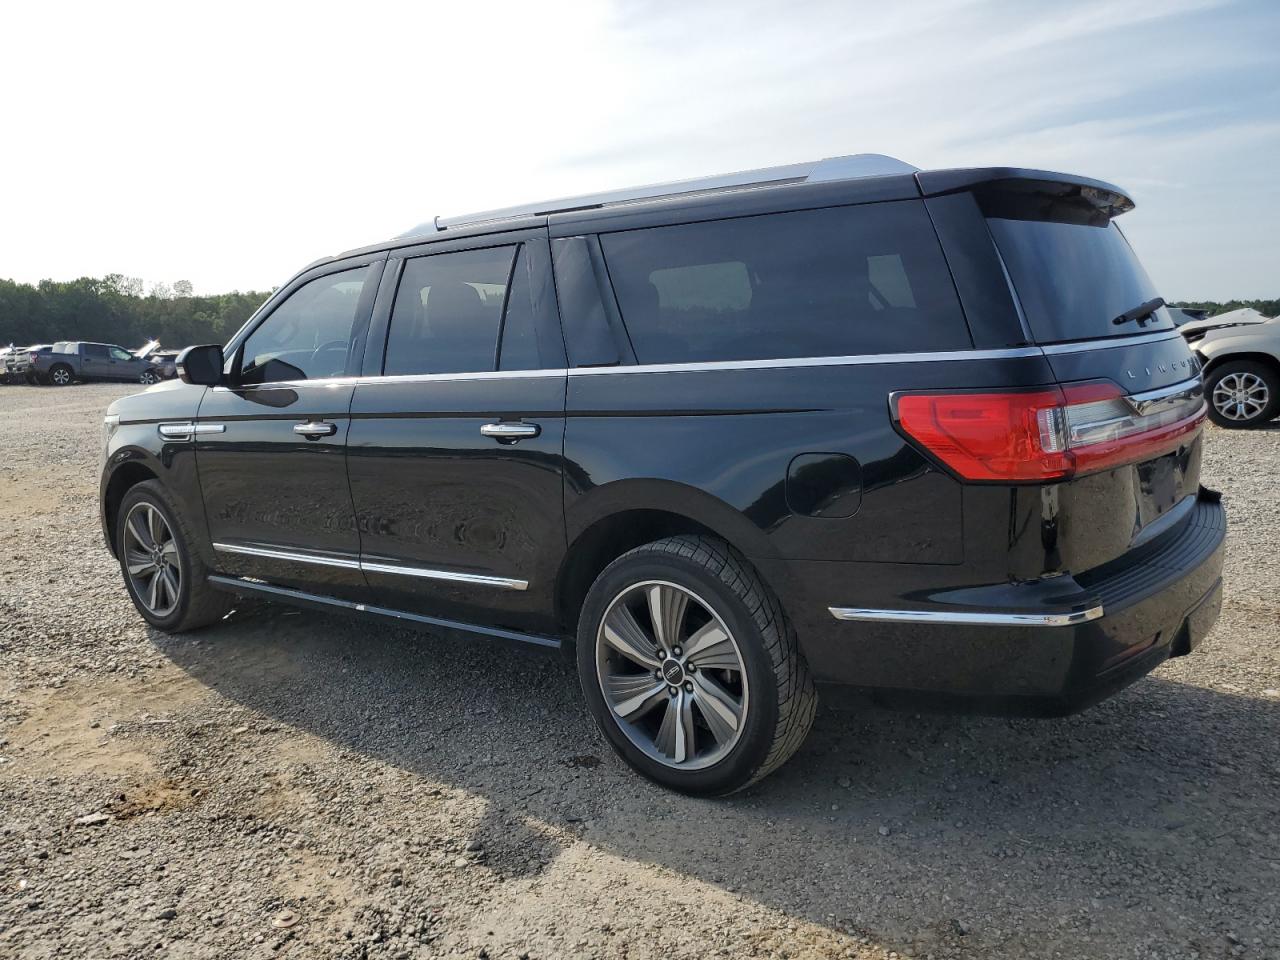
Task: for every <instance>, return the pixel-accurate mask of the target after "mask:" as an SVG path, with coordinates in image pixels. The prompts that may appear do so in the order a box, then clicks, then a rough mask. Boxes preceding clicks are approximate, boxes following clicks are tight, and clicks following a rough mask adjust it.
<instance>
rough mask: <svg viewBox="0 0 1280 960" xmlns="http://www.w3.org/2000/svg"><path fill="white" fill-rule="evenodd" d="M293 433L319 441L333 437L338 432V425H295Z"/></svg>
mask: <svg viewBox="0 0 1280 960" xmlns="http://www.w3.org/2000/svg"><path fill="white" fill-rule="evenodd" d="M293 432H294V433H298V434H301V435H302V436H304V437H306V438H307V439H308V440H319V439H320V438H321V437H332V436H333V435H334V434H335V433H337V432H338V425H337V424H336V423H322V422H319V423H318V422H311V423H295V424H294V425H293Z"/></svg>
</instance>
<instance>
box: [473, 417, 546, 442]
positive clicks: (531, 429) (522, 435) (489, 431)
mask: <svg viewBox="0 0 1280 960" xmlns="http://www.w3.org/2000/svg"><path fill="white" fill-rule="evenodd" d="M480 432H481V433H482V434H484V435H485V436H486V437H493V439H495V440H526V439H528V438H529V437H536V436H537V435H538V434H540V433H541V432H542V428H541V427H540V426H538V425H537V424H536V423H520V422H516V421H512V422H509V423H486V424H485V425H484V426H482V427H481V428H480Z"/></svg>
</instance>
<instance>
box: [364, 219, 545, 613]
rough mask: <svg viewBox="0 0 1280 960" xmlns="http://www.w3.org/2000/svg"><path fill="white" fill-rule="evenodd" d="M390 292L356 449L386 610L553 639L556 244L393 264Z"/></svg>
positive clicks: (539, 234) (367, 552)
mask: <svg viewBox="0 0 1280 960" xmlns="http://www.w3.org/2000/svg"><path fill="white" fill-rule="evenodd" d="M468 243H470V244H472V245H474V244H477V243H483V244H484V246H483V247H480V248H474V247H469V246H468ZM383 287H384V292H383V296H381V297H380V298H379V306H378V309H377V310H376V311H375V315H374V319H373V322H372V324H371V330H370V336H369V350H368V354H367V355H366V358H365V367H364V375H363V376H362V377H361V379H360V382H359V385H358V386H357V387H356V391H355V397H354V399H353V401H352V406H351V433H350V438H349V441H348V447H347V449H348V459H347V464H348V472H349V475H350V480H351V496H352V500H353V502H354V505H355V510H356V518H357V523H358V525H359V528H360V539H361V549H362V557H361V559H362V561H363V564H364V572H365V576H366V578H367V579H368V582H369V586H370V588H371V589H372V590H373V592H374V597H375V601H376V602H377V603H379V604H381V605H384V606H387V607H391V608H394V609H399V610H406V611H409V612H413V613H420V614H426V615H429V616H437V617H445V618H449V619H456V620H462V621H465V622H470V623H479V624H483V625H488V626H496V627H509V628H513V629H517V630H526V631H528V630H533V631H547V632H550V631H551V630H553V629H554V625H553V624H552V623H551V621H550V616H549V611H550V610H551V609H552V608H553V598H552V593H553V584H554V581H555V574H556V570H557V567H558V565H559V562H560V560H561V558H562V557H563V554H564V549H565V543H564V536H565V534H564V513H563V489H562V486H563V469H562V459H563V458H562V452H563V439H564V398H565V371H564V345H563V341H562V338H561V335H560V331H559V319H558V315H557V313H556V308H555V296H554V291H553V288H552V285H551V268H550V259H549V252H548V246H547V242H546V239H545V234H544V232H543V231H522V232H519V233H513V234H509V235H504V236H499V237H485V238H480V239H473V240H471V241H469V242H468V241H458V240H454V241H444V242H440V243H435V244H430V245H425V246H423V247H418V248H414V249H411V250H408V251H403V252H402V251H397V252H396V254H395V256H394V257H393V259H392V260H389V261H388V264H387V271H386V279H385V280H384V283H383Z"/></svg>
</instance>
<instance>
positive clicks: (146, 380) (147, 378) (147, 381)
mask: <svg viewBox="0 0 1280 960" xmlns="http://www.w3.org/2000/svg"><path fill="white" fill-rule="evenodd" d="M138 382H139V383H140V384H142V385H143V386H145V387H149V386H151V385H152V384H153V383H159V382H160V375H159V374H157V373H156V372H155V371H154V370H143V371H142V373H141V375H139V377H138Z"/></svg>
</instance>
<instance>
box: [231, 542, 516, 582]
mask: <svg viewBox="0 0 1280 960" xmlns="http://www.w3.org/2000/svg"><path fill="white" fill-rule="evenodd" d="M213 549H214V550H216V551H218V552H219V553H234V554H241V555H243V556H247V557H262V558H264V559H268V560H287V561H290V562H292V563H314V564H316V565H318V566H322V567H339V568H341V569H343V570H359V571H361V572H362V573H390V574H398V575H400V576H405V577H422V578H423V579H426V580H446V581H449V582H452V583H468V584H473V585H475V586H480V587H496V588H498V589H501V590H527V589H529V581H528V580H518V579H515V578H513V577H494V576H489V575H486V574H479V573H461V572H459V571H457V570H436V569H432V568H429V567H411V566H408V565H405V564H399V563H381V562H378V561H372V560H355V559H348V558H346V557H332V556H323V555H320V554H314V553H299V552H297V551H295V550H285V549H282V548H279V547H259V546H250V545H248V544H242V543H220V542H215V543H214V544H213Z"/></svg>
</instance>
